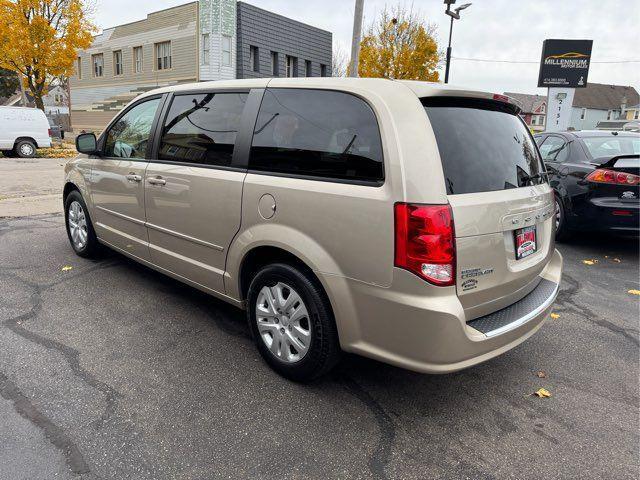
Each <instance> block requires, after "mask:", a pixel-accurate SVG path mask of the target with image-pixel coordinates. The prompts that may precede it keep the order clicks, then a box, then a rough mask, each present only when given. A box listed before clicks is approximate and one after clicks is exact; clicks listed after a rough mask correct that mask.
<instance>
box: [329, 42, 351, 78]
mask: <svg viewBox="0 0 640 480" xmlns="http://www.w3.org/2000/svg"><path fill="white" fill-rule="evenodd" d="M348 67H349V56H348V55H347V54H346V53H345V51H344V50H343V49H342V47H341V46H340V45H335V46H334V47H333V54H332V55H331V76H332V77H346V76H347V69H348Z"/></svg>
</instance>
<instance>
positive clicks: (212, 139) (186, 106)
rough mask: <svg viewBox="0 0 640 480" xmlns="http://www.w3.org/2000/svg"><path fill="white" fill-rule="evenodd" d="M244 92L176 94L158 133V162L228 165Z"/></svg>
mask: <svg viewBox="0 0 640 480" xmlns="http://www.w3.org/2000/svg"><path fill="white" fill-rule="evenodd" d="M247 96H248V94H246V93H207V94H198V95H176V96H175V97H174V99H173V102H172V104H171V109H170V110H169V114H168V115H167V119H166V122H165V126H164V128H163V130H162V139H161V144H160V152H159V159H160V160H171V161H175V162H187V163H198V164H202V165H215V166H229V165H231V159H232V157H233V148H234V146H235V142H236V135H237V134H238V129H239V128H240V119H241V117H242V111H243V109H244V105H245V103H246V101H247Z"/></svg>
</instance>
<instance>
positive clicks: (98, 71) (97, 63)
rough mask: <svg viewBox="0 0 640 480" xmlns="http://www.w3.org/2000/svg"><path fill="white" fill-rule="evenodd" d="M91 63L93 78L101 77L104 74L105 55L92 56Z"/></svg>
mask: <svg viewBox="0 0 640 480" xmlns="http://www.w3.org/2000/svg"><path fill="white" fill-rule="evenodd" d="M91 63H93V76H94V77H101V76H102V75H103V73H104V55H103V54H102V53H98V54H97V55H91Z"/></svg>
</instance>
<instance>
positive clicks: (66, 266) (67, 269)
mask: <svg viewBox="0 0 640 480" xmlns="http://www.w3.org/2000/svg"><path fill="white" fill-rule="evenodd" d="M72 268H73V267H70V266H69V265H65V266H64V267H62V271H63V272H68V271H69V270H71V269H72Z"/></svg>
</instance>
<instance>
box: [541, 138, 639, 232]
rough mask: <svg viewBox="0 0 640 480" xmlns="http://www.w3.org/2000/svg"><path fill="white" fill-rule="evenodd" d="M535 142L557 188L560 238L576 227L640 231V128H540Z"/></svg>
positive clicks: (550, 181) (555, 189) (578, 228)
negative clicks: (568, 130)
mask: <svg viewBox="0 0 640 480" xmlns="http://www.w3.org/2000/svg"><path fill="white" fill-rule="evenodd" d="M535 139H536V143H537V144H538V147H539V148H540V153H541V154H542V158H543V160H544V162H545V165H546V167H547V172H548V175H549V183H550V184H551V186H552V187H553V189H554V191H555V193H556V230H557V233H556V238H558V239H559V240H562V239H564V238H566V237H567V236H568V235H569V234H570V233H572V232H574V231H580V230H581V231H593V230H600V231H603V230H604V231H615V232H619V233H631V234H635V235H637V234H638V233H639V231H640V227H639V220H638V219H639V212H640V203H639V200H638V197H639V184H640V176H639V175H640V134H639V133H634V132H610V131H575V132H557V133H556V132H554V133H540V134H537V135H535Z"/></svg>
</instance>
